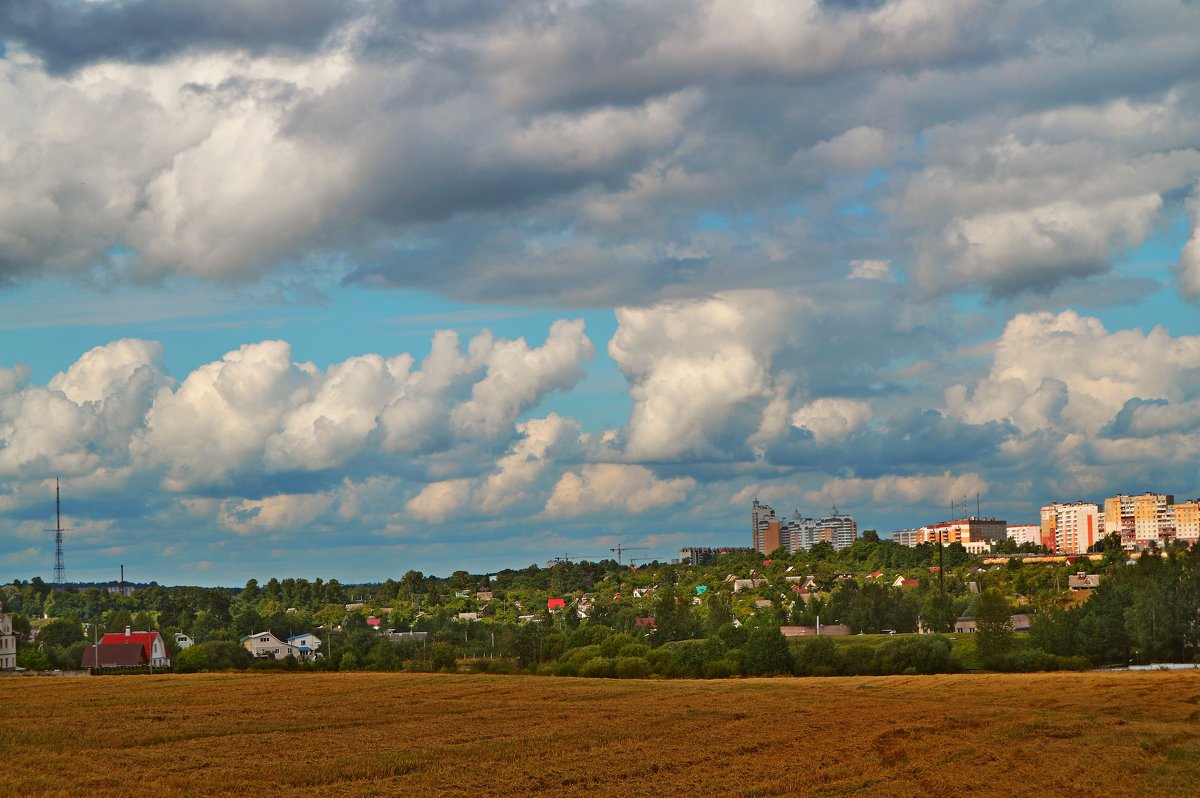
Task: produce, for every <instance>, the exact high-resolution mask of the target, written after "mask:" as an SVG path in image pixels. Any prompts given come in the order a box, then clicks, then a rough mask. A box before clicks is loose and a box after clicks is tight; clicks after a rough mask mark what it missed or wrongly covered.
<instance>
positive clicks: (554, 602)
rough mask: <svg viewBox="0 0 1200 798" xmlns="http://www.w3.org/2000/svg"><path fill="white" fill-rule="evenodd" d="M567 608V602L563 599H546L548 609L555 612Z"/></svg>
mask: <svg viewBox="0 0 1200 798" xmlns="http://www.w3.org/2000/svg"><path fill="white" fill-rule="evenodd" d="M566 607H567V600H566V599H561V598H551V599H546V609H548V610H550V611H551V612H554V611H555V610H563V609H566Z"/></svg>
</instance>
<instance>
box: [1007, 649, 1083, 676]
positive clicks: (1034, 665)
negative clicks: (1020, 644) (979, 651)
mask: <svg viewBox="0 0 1200 798" xmlns="http://www.w3.org/2000/svg"><path fill="white" fill-rule="evenodd" d="M1062 659H1067V658H1062ZM1080 659H1082V658H1080ZM1061 667H1062V662H1061V661H1060V658H1057V656H1055V655H1054V654H1049V653H1046V652H1043V650H1042V649H1040V648H1027V649H1025V650H1024V652H1013V653H1012V654H1008V655H1007V656H1004V659H1003V660H1001V662H1000V670H1002V671H1010V672H1014V673H1033V672H1034V671H1057V670H1058V668H1061Z"/></svg>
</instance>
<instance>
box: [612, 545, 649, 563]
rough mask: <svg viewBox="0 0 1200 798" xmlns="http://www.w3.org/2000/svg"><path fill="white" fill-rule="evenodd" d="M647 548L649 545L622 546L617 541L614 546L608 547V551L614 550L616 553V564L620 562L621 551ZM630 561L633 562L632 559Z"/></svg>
mask: <svg viewBox="0 0 1200 798" xmlns="http://www.w3.org/2000/svg"><path fill="white" fill-rule="evenodd" d="M648 548H649V546H622V545H621V544H620V543H618V544H617V546H616V548H612V549H609V551H615V552H616V553H617V565H620V564H621V552H623V551H645V550H646V549H648ZM630 562H633V560H630Z"/></svg>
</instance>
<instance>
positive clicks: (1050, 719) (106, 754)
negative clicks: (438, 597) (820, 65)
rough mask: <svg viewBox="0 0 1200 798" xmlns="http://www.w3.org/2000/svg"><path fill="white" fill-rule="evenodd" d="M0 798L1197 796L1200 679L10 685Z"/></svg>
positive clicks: (367, 679)
mask: <svg viewBox="0 0 1200 798" xmlns="http://www.w3.org/2000/svg"><path fill="white" fill-rule="evenodd" d="M0 795H2V796H5V798H7V797H8V796H20V797H21V798H38V796H154V797H155V798H164V796H208V795H243V796H256V795H271V796H364V797H366V796H393V795H395V796H423V795H461V796H531V795H548V796H606V795H612V796H657V795H680V796H701V795H714V796H773V795H813V796H835V795H889V796H956V795H957V796H1039V795H1048V796H1050V795H1053V796H1129V795H1163V796H1185V795H1186V796H1191V795H1200V673H1197V672H1173V673H1136V674H1135V673H1112V674H1095V673H1087V674H1078V673H1066V674H1036V675H997V674H984V675H959V676H919V677H903V676H893V677H878V678H844V679H735V680H728V681H607V680H588V679H555V678H545V677H523V676H466V675H459V676H454V675H423V674H382V673H332V674H283V673H269V674H211V675H210V674H203V675H193V676H175V675H167V676H143V677H105V678H88V677H74V678H4V679H0Z"/></svg>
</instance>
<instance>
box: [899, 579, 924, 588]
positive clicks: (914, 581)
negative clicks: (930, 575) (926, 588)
mask: <svg viewBox="0 0 1200 798" xmlns="http://www.w3.org/2000/svg"><path fill="white" fill-rule="evenodd" d="M919 584H921V580H920V579H905V580H904V581H903V582H901V583H900V587H916V586H917V585H919Z"/></svg>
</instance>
